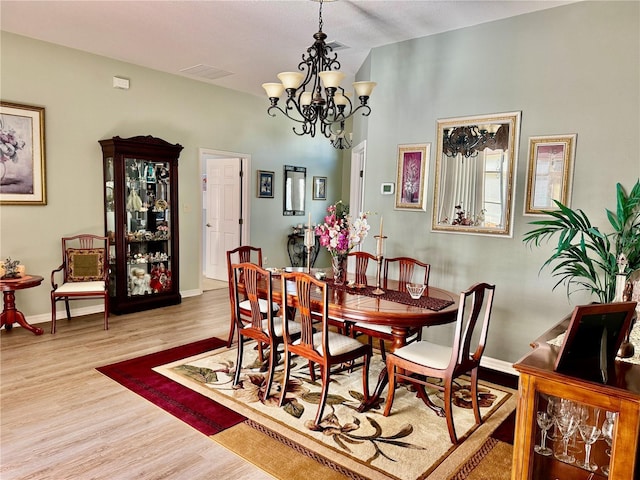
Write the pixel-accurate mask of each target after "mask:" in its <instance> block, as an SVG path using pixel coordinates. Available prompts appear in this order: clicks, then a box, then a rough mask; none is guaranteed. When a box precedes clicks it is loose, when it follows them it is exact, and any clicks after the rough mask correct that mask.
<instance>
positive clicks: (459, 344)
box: [384, 283, 495, 444]
mask: <svg viewBox="0 0 640 480" xmlns="http://www.w3.org/2000/svg"><path fill="white" fill-rule="evenodd" d="M494 291H495V286H494V285H489V284H487V283H478V284H476V285H474V286H472V287H471V288H469V289H468V290H465V291H464V292H462V293H461V294H460V303H459V307H458V316H457V319H456V326H455V333H454V337H453V344H452V346H442V345H438V344H435V343H431V342H427V341H422V340H421V341H419V342H414V343H411V344H409V345H406V346H404V347H402V348H399V349H398V350H396V351H395V352H393V353H390V354H389V355H388V356H387V370H388V375H389V394H388V396H387V403H386V406H385V410H384V415H385V416H388V415H389V413H390V412H391V406H392V404H393V399H394V396H395V387H396V381H397V380H398V379H400V380H406V381H408V382H410V383H412V384H413V385H415V387H416V390H417V393H418V396H419V397H420V398H421V399H422V400H423V401H424V402H425V404H427V406H428V407H429V408H432V409H434V410H435V411H436V412H437V413H438V415H439V416H444V417H446V419H447V427H448V429H449V437H450V438H451V442H452V443H453V444H456V443H458V438H457V436H456V431H455V427H454V424H453V412H452V408H453V407H452V396H453V382H454V380H455V379H456V378H458V377H460V376H461V375H465V374H469V375H470V381H471V403H472V406H473V413H474V416H475V421H476V424H477V425H479V424H481V423H482V417H481V415H480V407H479V404H478V367H479V366H480V359H481V358H482V354H483V353H484V348H485V345H486V343H487V332H488V330H489V320H490V318H491V307H492V306H493V293H494ZM433 379H440V380H441V383H438V384H434V383H432V380H433ZM425 386H429V387H432V388H436V389H438V390H440V391H442V392H444V398H443V402H444V409H442V408H440V407H438V406H436V405H434V404H433V403H432V402H431V400H430V399H429V396H428V394H427V392H426V390H425Z"/></svg>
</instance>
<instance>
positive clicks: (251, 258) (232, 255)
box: [227, 245, 280, 348]
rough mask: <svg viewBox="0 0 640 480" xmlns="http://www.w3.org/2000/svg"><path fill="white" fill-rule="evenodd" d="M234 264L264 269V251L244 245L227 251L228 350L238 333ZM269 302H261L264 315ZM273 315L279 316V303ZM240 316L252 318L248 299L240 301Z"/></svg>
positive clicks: (274, 305) (262, 300) (275, 304)
mask: <svg viewBox="0 0 640 480" xmlns="http://www.w3.org/2000/svg"><path fill="white" fill-rule="evenodd" d="M234 263H254V264H256V265H258V266H259V267H262V249H261V248H259V247H253V246H251V245H242V246H240V247H238V248H234V249H233V250H228V251H227V278H228V280H229V304H230V305H231V322H230V325H229V338H228V340H227V348H230V347H231V344H232V343H233V337H234V336H235V333H236V323H237V322H236V318H235V316H236V305H235V296H234V292H233V268H232V267H231V266H232V265H233V264H234ZM267 305H268V303H267V301H266V300H264V299H261V300H260V310H261V312H262V313H263V315H266V313H267ZM272 309H273V310H272V311H273V313H275V314H277V313H278V310H279V309H280V307H279V306H278V304H277V303H274V304H273V305H272ZM239 311H240V314H241V317H240V319H242V318H248V317H249V316H250V307H249V303H248V302H247V301H246V298H243V297H241V301H240V309H239Z"/></svg>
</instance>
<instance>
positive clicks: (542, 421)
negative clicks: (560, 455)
mask: <svg viewBox="0 0 640 480" xmlns="http://www.w3.org/2000/svg"><path fill="white" fill-rule="evenodd" d="M536 420H537V422H538V426H539V427H540V432H541V437H542V438H541V439H540V445H536V446H535V447H533V449H534V450H535V451H536V453H539V454H540V455H544V456H549V455H551V454H552V453H553V452H552V451H551V449H550V448H548V447H547V444H546V442H547V431H548V430H549V429H550V428H551V426H552V425H553V423H554V421H553V417H552V416H551V415H549V413H547V412H543V411H539V412H537V414H536Z"/></svg>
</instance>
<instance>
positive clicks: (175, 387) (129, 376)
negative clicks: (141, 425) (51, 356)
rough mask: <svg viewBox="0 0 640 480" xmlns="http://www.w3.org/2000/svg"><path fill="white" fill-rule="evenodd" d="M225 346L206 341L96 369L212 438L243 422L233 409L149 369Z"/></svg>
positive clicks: (215, 340) (242, 417)
mask: <svg viewBox="0 0 640 480" xmlns="http://www.w3.org/2000/svg"><path fill="white" fill-rule="evenodd" d="M224 345H226V342H225V341H223V340H220V339H219V338H209V339H206V340H200V341H198V342H194V343H189V344H187V345H183V346H181V347H175V348H171V349H169V350H164V351H162V352H157V353H152V354H150V355H145V356H143V357H137V358H132V359H130V360H125V361H123V362H118V363H113V364H111V365H106V366H104V367H98V368H97V369H96V370H98V371H99V372H100V373H102V374H103V375H106V376H107V377H109V378H111V379H112V380H115V381H116V382H118V383H120V384H121V385H123V386H124V387H126V388H128V389H129V390H131V391H132V392H135V393H137V394H138V395H140V396H141V397H143V398H145V399H147V400H148V401H150V402H151V403H154V404H155V405H157V406H158V407H160V408H162V409H163V410H165V411H167V412H169V413H170V414H171V415H173V416H175V417H176V418H178V419H180V420H182V421H183V422H185V423H187V424H188V425H191V426H192V427H193V428H195V429H196V430H198V431H200V432H202V433H203V434H205V435H214V434H216V433H219V432H221V431H223V430H225V429H227V428H229V427H232V426H234V425H236V424H238V423H241V422H243V421H245V420H246V418H245V417H244V416H242V415H240V414H238V413H236V412H234V411H233V410H231V409H229V408H227V407H225V406H223V405H221V404H219V403H217V402H215V401H213V400H211V399H210V398H207V397H205V396H204V395H201V394H199V393H197V392H195V391H194V390H192V389H189V388H186V387H183V386H182V385H180V384H179V383H176V382H173V381H171V380H169V379H167V377H165V376H164V375H160V374H159V373H156V372H154V371H153V370H152V369H153V368H154V367H157V366H159V365H164V364H167V363H170V362H174V361H176V360H180V359H182V358H186V357H190V356H193V355H198V354H200V353H204V352H207V351H209V350H215V349H217V348H220V347H222V346H224Z"/></svg>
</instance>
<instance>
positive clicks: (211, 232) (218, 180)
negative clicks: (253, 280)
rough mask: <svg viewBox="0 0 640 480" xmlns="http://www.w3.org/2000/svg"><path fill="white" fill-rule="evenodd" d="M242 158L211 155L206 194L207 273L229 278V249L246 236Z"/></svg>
mask: <svg viewBox="0 0 640 480" xmlns="http://www.w3.org/2000/svg"><path fill="white" fill-rule="evenodd" d="M241 168H242V160H241V159H240V158H207V159H206V175H207V182H206V185H207V190H206V195H205V205H204V208H205V210H206V218H205V227H204V228H205V255H204V256H205V259H204V260H205V262H204V263H205V276H206V277H207V278H214V279H216V280H227V258H226V252H227V250H232V249H234V248H236V247H238V246H240V244H241V241H242V238H241V234H242V222H241V218H242V193H241V190H242V189H241V181H242V179H241V176H240V171H241Z"/></svg>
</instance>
